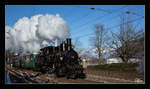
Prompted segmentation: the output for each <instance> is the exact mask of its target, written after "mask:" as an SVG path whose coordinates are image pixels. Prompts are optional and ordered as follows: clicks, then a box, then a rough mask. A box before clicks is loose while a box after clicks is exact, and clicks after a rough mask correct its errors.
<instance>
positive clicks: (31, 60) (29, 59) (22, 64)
mask: <svg viewBox="0 0 150 89" xmlns="http://www.w3.org/2000/svg"><path fill="white" fill-rule="evenodd" d="M35 57H36V54H35V53H32V54H27V55H24V56H19V57H18V58H17V59H18V61H17V63H15V64H14V65H15V66H18V67H19V68H28V69H33V68H35Z"/></svg>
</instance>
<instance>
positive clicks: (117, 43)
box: [111, 15, 144, 63]
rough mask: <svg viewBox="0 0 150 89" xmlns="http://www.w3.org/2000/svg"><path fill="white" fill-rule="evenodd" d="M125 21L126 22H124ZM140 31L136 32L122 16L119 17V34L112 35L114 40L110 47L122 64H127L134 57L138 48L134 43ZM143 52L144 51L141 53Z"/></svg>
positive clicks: (128, 19) (128, 20)
mask: <svg viewBox="0 0 150 89" xmlns="http://www.w3.org/2000/svg"><path fill="white" fill-rule="evenodd" d="M126 20H127V21H126ZM141 31H142V30H139V31H137V30H136V29H135V28H134V27H133V24H132V23H131V21H130V18H129V17H128V18H127V19H126V18H125V16H124V15H123V16H122V17H121V24H120V31H119V33H118V34H117V33H113V32H112V36H113V38H114V40H113V41H112V44H111V47H112V48H114V49H115V50H116V55H117V56H118V57H120V58H121V59H122V61H123V62H125V63H127V62H128V61H129V59H130V58H133V57H135V54H136V52H137V50H138V48H139V46H137V44H138V43H137V42H135V41H136V40H137V38H138V36H139V33H142V32H141ZM143 52H144V51H143Z"/></svg>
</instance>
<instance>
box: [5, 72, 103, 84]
mask: <svg viewBox="0 0 150 89" xmlns="http://www.w3.org/2000/svg"><path fill="white" fill-rule="evenodd" d="M7 72H9V73H10V74H11V75H13V76H15V77H17V78H19V79H21V78H22V80H23V81H25V82H24V83H28V84H97V83H100V82H96V81H90V80H87V79H67V78H65V77H60V78H57V77H55V76H48V75H47V74H40V75H39V76H36V77H31V76H30V75H31V73H34V74H37V73H36V72H34V71H31V70H30V71H27V70H22V71H21V70H10V69H7ZM23 74H27V75H28V77H26V78H25V75H23ZM101 83H102V82H101Z"/></svg>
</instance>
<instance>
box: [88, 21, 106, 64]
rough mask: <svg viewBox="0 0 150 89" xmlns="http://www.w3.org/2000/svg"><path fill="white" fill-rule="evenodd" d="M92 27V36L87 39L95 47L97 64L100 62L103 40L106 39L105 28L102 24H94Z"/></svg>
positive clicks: (103, 47)
mask: <svg viewBox="0 0 150 89" xmlns="http://www.w3.org/2000/svg"><path fill="white" fill-rule="evenodd" d="M94 27H95V29H94V36H93V37H91V38H90V39H89V41H90V43H91V45H92V46H93V47H94V48H96V53H97V54H98V59H99V64H101V62H102V52H103V50H104V49H105V41H107V36H106V29H105V28H104V25H103V24H96V25H95V26H94Z"/></svg>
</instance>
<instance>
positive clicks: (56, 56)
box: [34, 38, 86, 79]
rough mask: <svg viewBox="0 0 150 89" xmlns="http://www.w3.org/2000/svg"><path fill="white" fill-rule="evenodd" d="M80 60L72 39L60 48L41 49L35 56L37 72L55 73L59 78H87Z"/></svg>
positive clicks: (64, 42) (67, 40)
mask: <svg viewBox="0 0 150 89" xmlns="http://www.w3.org/2000/svg"><path fill="white" fill-rule="evenodd" d="M80 62H81V60H80V58H79V57H78V54H77V52H76V51H75V50H74V49H73V48H72V44H71V39H70V38H67V39H66V41H63V42H62V43H61V44H60V45H59V46H56V47H55V46H48V47H45V48H42V49H40V53H39V54H38V55H36V56H35V68H34V69H35V70H37V71H41V72H43V73H54V74H55V75H56V76H57V77H66V78H73V79H76V78H85V77H86V75H85V73H84V72H83V67H82V65H80Z"/></svg>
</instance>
